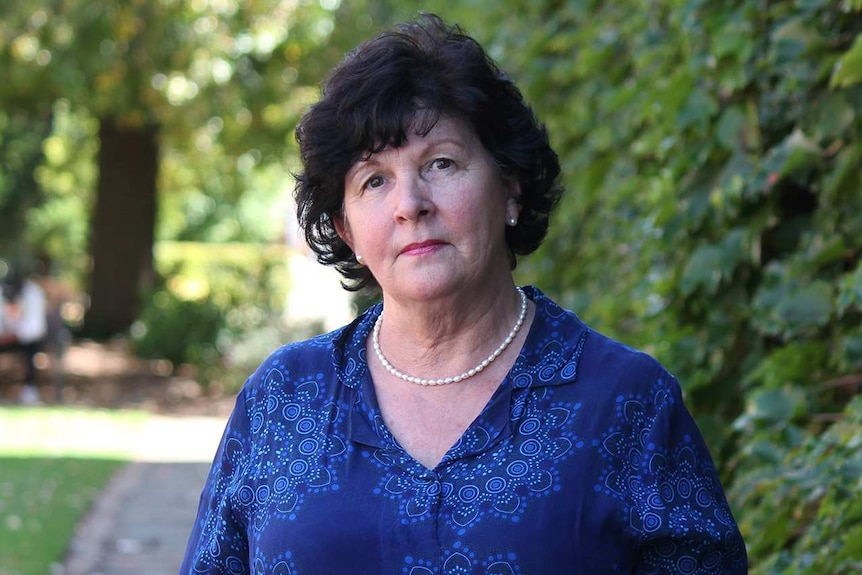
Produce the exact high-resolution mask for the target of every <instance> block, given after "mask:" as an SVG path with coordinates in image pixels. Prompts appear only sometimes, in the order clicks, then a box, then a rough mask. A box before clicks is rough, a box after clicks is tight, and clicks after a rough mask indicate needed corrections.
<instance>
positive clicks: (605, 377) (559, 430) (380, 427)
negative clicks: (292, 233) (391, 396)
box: [180, 287, 747, 575]
mask: <svg viewBox="0 0 862 575" xmlns="http://www.w3.org/2000/svg"><path fill="white" fill-rule="evenodd" d="M525 291H526V292H527V295H528V296H529V297H530V298H531V299H532V300H533V301H534V302H535V303H536V307H537V313H536V318H535V320H534V322H533V325H532V327H531V329H530V333H529V335H528V338H527V341H526V343H525V345H524V348H523V350H522V351H521V354H520V356H519V357H518V359H517V361H516V362H515V365H514V366H513V367H512V370H511V372H510V373H509V375H508V377H507V379H506V380H505V381H504V382H503V384H502V385H501V386H500V387H499V389H498V390H497V392H496V393H495V394H494V396H493V398H492V399H491V400H490V401H489V403H488V405H487V406H486V407H485V409H484V411H483V412H482V414H481V415H480V416H479V417H478V418H477V419H476V421H475V422H473V424H472V425H471V426H470V428H469V429H468V430H467V431H466V432H465V433H464V435H463V437H462V438H461V439H460V440H459V441H458V443H457V444H456V445H454V446H453V447H452V448H451V449H450V450H449V452H448V453H447V454H446V455H445V457H444V458H443V460H442V461H441V462H440V464H439V465H438V466H437V467H436V468H435V469H433V470H429V469H427V468H425V467H423V466H422V465H421V464H419V463H418V462H416V461H415V460H413V459H412V458H411V457H410V456H409V455H408V454H407V453H406V452H405V451H404V450H403V449H402V448H401V447H400V446H399V445H398V443H397V442H396V441H395V439H394V438H393V437H392V435H391V434H390V433H389V431H388V430H387V428H386V425H385V424H384V423H383V419H382V418H381V416H380V410H379V408H378V406H377V402H376V400H375V396H374V391H373V386H372V382H371V379H370V377H369V373H368V368H367V364H366V357H365V341H366V338H367V336H368V333H369V331H370V330H371V328H372V325H373V323H374V320H375V319H376V317H377V315H378V314H379V313H380V306H379V305H378V306H375V307H373V308H372V309H370V310H369V311H368V312H366V313H365V314H364V315H362V316H361V317H359V318H358V319H357V320H356V321H354V322H353V323H352V324H350V325H348V326H346V327H344V328H342V329H340V330H338V331H335V332H333V333H331V334H328V335H324V336H320V337H317V338H315V339H312V340H309V341H305V342H301V343H296V344H291V345H287V346H285V347H283V348H281V349H279V350H278V351H276V352H275V353H274V354H273V355H272V356H270V357H269V359H267V360H266V361H265V362H264V363H263V364H262V365H261V366H260V368H259V369H258V370H257V371H256V372H255V373H254V375H252V377H251V378H250V379H249V380H248V381H247V383H246V385H245V387H244V388H243V390H242V391H241V392H240V394H239V396H238V398H237V403H236V407H235V409H234V412H233V414H232V415H231V418H230V420H229V422H228V425H227V429H226V430H225V434H224V437H223V439H222V442H221V445H220V447H219V449H218V452H217V454H216V457H215V462H214V464H213V467H212V470H211V472H210V476H209V479H208V481H207V484H206V486H205V488H204V490H203V494H202V496H201V505H200V509H199V512H198V516H197V520H196V522H195V526H194V530H193V532H192V534H191V538H190V540H189V546H188V550H187V552H186V557H185V559H184V561H183V565H182V567H181V570H180V572H181V573H182V574H190V573H224V574H237V573H255V574H261V575H262V574H273V575H288V574H292V575H323V574H338V575H350V574H357V575H360V574H361V575H432V574H440V575H468V574H469V575H479V574H483V575H485V574H487V575H491V574H494V575H504V574H505V575H511V574H519V575H556V574H588V575H601V574H611V573H642V574H647V573H656V574H657V573H682V574H694V573H696V574H707V573H715V574H719V573H720V574H723V575H727V574H737V573H746V572H747V569H746V554H745V547H744V544H743V541H742V538H741V536H740V534H739V531H738V529H737V526H736V524H735V522H734V519H733V517H732V515H731V512H730V509H729V508H728V505H727V502H726V501H725V498H724V494H723V492H722V488H721V485H720V484H719V480H718V477H717V476H716V471H715V467H714V465H713V462H712V460H711V458H710V455H709V452H708V451H707V448H706V446H705V445H704V442H703V439H702V438H701V435H700V433H699V432H698V429H697V427H696V426H695V424H694V422H693V420H692V418H691V416H690V415H689V413H688V411H687V410H686V408H685V406H684V405H683V402H682V398H681V396H680V389H679V386H678V384H677V382H676V381H675V380H674V378H673V377H672V376H671V375H669V374H668V372H667V371H665V370H664V369H663V368H662V366H661V365H659V363H657V362H656V361H655V360H654V359H652V358H650V357H649V356H647V355H645V354H643V353H640V352H637V351H634V350H632V349H630V348H627V347H625V346H623V345H621V344H619V343H616V342H614V341H612V340H610V339H608V338H606V337H604V336H602V335H600V334H598V333H597V332H595V331H592V330H591V329H590V328H588V327H587V326H586V325H584V324H583V323H582V322H581V321H580V320H579V319H578V318H577V317H576V316H575V315H574V314H573V313H571V312H568V311H565V310H563V309H561V308H560V307H558V306H557V305H556V304H555V303H553V302H552V301H551V300H550V299H548V298H547V297H546V296H545V295H544V294H543V293H542V292H540V291H539V290H538V289H536V288H532V287H528V288H525Z"/></svg>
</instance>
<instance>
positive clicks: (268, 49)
mask: <svg viewBox="0 0 862 575" xmlns="http://www.w3.org/2000/svg"><path fill="white" fill-rule="evenodd" d="M418 9H422V10H426V11H430V12H436V13H438V14H440V15H441V16H442V17H444V18H445V19H446V20H448V21H450V22H455V23H460V24H461V25H462V26H463V27H464V28H465V29H466V30H467V31H468V32H469V33H471V34H473V35H474V36H476V37H477V38H478V39H479V40H480V41H482V42H483V44H484V45H485V46H486V47H488V49H489V51H490V52H491V54H492V56H493V57H494V58H495V59H497V60H498V62H499V63H500V64H501V67H502V68H504V69H505V70H506V71H507V72H508V73H509V74H510V75H511V76H512V77H513V78H514V79H515V80H516V82H517V83H518V84H519V86H520V87H521V88H522V89H523V91H524V92H525V95H526V98H527V100H528V101H530V102H531V103H532V104H533V106H534V108H535V110H536V112H537V114H538V116H539V117H540V118H541V119H542V120H543V121H544V122H546V123H547V125H548V128H549V130H550V133H551V137H552V141H553V144H554V146H555V148H556V150H557V151H558V153H559V154H560V158H561V161H562V165H563V183H564V185H565V187H566V188H567V190H568V195H567V197H566V198H565V200H564V202H563V204H562V205H561V207H560V208H559V210H558V211H557V213H556V215H555V218H554V220H553V222H552V227H551V232H550V234H549V236H548V239H547V241H546V242H545V244H544V246H543V247H542V248H541V249H540V251H539V252H538V253H536V254H534V255H533V256H531V257H529V258H526V259H524V260H523V261H522V262H520V264H519V267H518V270H517V276H518V280H519V282H521V283H535V284H537V285H539V286H540V287H541V288H543V289H544V290H546V291H547V292H548V293H549V295H551V296H552V297H554V298H556V299H557V300H558V301H560V302H562V303H563V304H564V305H565V306H566V307H569V308H571V309H573V310H575V311H576V312H577V313H578V314H579V315H580V316H581V317H582V318H583V319H584V320H585V321H587V322H588V323H590V324H592V325H593V327H595V328H597V329H599V330H601V331H604V332H605V333H607V334H609V335H611V336H613V337H615V338H617V339H620V340H622V341H624V342H626V343H628V344H631V345H633V346H636V347H640V348H642V349H645V350H646V351H648V352H650V353H652V354H654V355H655V356H657V357H658V358H659V359H660V360H661V361H662V362H663V363H665V364H666V365H667V366H668V367H669V368H670V370H671V371H672V372H673V373H674V374H675V375H676V376H677V377H678V378H679V379H680V382H681V384H682V386H683V388H684V392H685V394H686V401H687V403H688V405H689V407H690V409H691V410H692V412H693V413H694V415H695V416H696V418H697V420H698V423H699V424H700V426H701V428H702V430H703V431H704V434H705V436H706V439H707V442H708V443H709V445H710V447H711V449H712V452H713V456H714V457H715V459H716V462H717V465H718V466H719V468H720V472H721V475H722V478H723V480H724V481H725V485H726V488H727V492H728V497H729V499H730V501H731V506H732V508H733V510H734V513H735V515H736V517H737V519H738V520H739V522H740V525H741V528H742V530H743V535H744V536H745V537H746V541H747V544H748V546H749V553H750V556H751V561H752V567H753V569H752V572H754V573H763V574H765V573H770V574H772V573H776V574H777V573H790V574H797V573H798V574H802V573H812V574H813V573H817V574H824V573H836V574H837V573H848V574H849V573H858V572H860V570H862V479H860V478H862V449H860V447H862V401H860V400H859V398H858V394H859V392H860V391H862V264H860V256H862V35H860V32H862V0H831V1H826V0H788V1H783V2H767V1H764V0H738V1H728V2H706V1H705V0H622V1H619V2H596V1H590V0H568V1H566V0H555V1H552V0H495V1H494V2H488V1H487V0H486V1H477V0H461V1H460V2H458V3H452V2H443V1H438V2H433V1H424V2H416V1H410V2H408V1H406V0H349V1H348V0H123V1H120V0H4V2H2V3H0V275H3V274H5V273H8V272H9V270H15V269H25V268H27V269H32V270H37V271H38V272H39V273H40V274H41V276H42V279H43V281H44V282H45V285H47V286H49V289H48V292H49V299H50V300H51V301H52V304H53V305H54V308H55V309H56V310H57V314H58V317H59V318H60V319H61V320H62V327H63V328H64V329H65V330H67V332H66V333H68V334H69V338H70V341H71V342H72V345H73V346H74V345H78V346H84V345H89V344H90V343H91V342H92V343H93V344H94V345H95V343H99V345H110V346H112V347H111V349H117V348H119V349H121V350H123V352H124V353H127V354H128V356H129V357H131V358H133V360H141V361H147V362H148V363H147V365H148V366H149V369H150V370H151V372H153V373H156V374H157V375H158V374H161V375H163V376H165V377H168V376H171V377H173V376H175V375H178V374H179V375H181V376H182V377H183V378H185V380H187V381H192V382H194V383H195V384H196V385H197V386H198V392H199V393H200V394H203V395H204V396H208V397H230V396H231V395H232V394H234V393H235V392H236V391H237V389H238V388H239V386H240V385H241V384H242V382H243V380H244V378H245V377H246V376H247V375H248V373H249V372H250V370H251V369H253V367H254V366H255V365H256V364H257V363H258V362H259V361H260V360H261V359H262V358H263V357H264V356H265V355H267V354H268V353H269V352H270V351H271V350H272V349H273V348H275V347H276V346H278V345H279V344H281V343H284V342H286V341H290V340H293V339H297V338H303V337H307V336H308V335H311V334H314V333H319V332H320V331H323V330H328V329H332V328H334V327H336V326H337V325H340V324H341V323H343V322H345V321H347V320H348V319H349V318H351V317H352V316H353V314H354V313H355V311H356V310H357V309H362V308H363V307H364V306H365V305H367V303H368V301H367V299H363V298H358V299H353V298H351V297H350V296H349V294H346V292H343V291H342V290H341V289H340V288H339V286H338V278H337V277H335V276H334V275H333V274H332V273H330V272H331V270H325V269H322V268H321V267H320V266H318V265H317V264H316V263H315V262H314V261H313V260H312V258H311V257H310V256H309V255H308V252H307V250H305V249H304V248H303V245H302V240H301V238H300V237H299V236H298V235H297V228H296V223H295V220H294V216H293V203H292V189H293V181H292V176H291V174H292V173H293V172H295V171H296V170H298V169H299V163H298V159H297V153H296V145H295V142H294V138H293V128H294V126H295V124H296V122H297V120H298V118H299V116H300V115H301V114H302V112H303V111H304V110H305V109H306V107H307V106H308V105H309V104H310V103H311V102H313V101H315V99H316V98H317V95H318V93H319V83H320V82H321V80H322V79H323V78H324V77H325V74H326V72H327V70H328V69H329V68H330V67H331V66H332V65H333V64H334V63H336V62H337V61H338V60H339V59H340V57H341V55H342V54H343V53H344V51H345V50H348V49H350V48H351V47H353V46H355V45H356V44H357V43H358V42H359V41H361V40H363V39H366V38H368V37H369V36H371V35H372V34H374V33H375V32H377V31H379V30H380V29H381V28H382V27H385V26H388V25H390V24H391V23H393V22H396V21H399V20H403V19H405V18H410V17H412V16H413V15H415V14H416V11H417V10H418ZM100 342H101V343H100ZM0 367H2V364H0ZM9 369H13V368H9ZM0 373H2V370H0ZM43 375H44V377H49V376H50V374H43ZM172 381H173V380H172ZM148 389H149V388H148ZM75 392H77V393H86V390H81V389H78V390H76V389H75V387H74V386H66V388H65V389H64V388H57V389H56V390H55V392H54V393H53V394H50V393H47V392H45V393H44V394H43V398H44V399H45V402H46V403H49V404H50V403H57V404H60V403H62V402H63V400H64V398H65V399H67V400H74V393H75ZM64 393H67V394H69V395H68V396H64V395H63V394H64ZM4 394H5V397H6V398H7V400H8V398H10V397H12V396H11V395H10V394H9V393H6V392H4ZM0 465H2V462H0ZM2 473H3V472H2V468H0V481H2ZM2 514H3V509H2V490H0V518H2ZM2 539H3V525H2V523H0V540H2ZM0 545H2V544H0ZM0 557H2V554H0ZM13 572H14V573H17V572H18V571H12V570H7V571H4V570H3V566H2V560H0V574H4V575H5V574H7V573H13Z"/></svg>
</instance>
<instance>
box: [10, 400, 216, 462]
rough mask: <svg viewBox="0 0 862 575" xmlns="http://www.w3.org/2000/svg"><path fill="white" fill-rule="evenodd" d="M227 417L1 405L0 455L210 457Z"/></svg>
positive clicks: (201, 459)
mask: <svg viewBox="0 0 862 575" xmlns="http://www.w3.org/2000/svg"><path fill="white" fill-rule="evenodd" d="M225 420H226V418H224V417H204V416H183V417H177V416H162V415H154V414H150V413H148V412H144V411H134V410H116V411H112V410H97V409H92V410H89V409H77V408H75V409H72V408H53V407H52V408H45V407H41V408H39V407H37V408H17V407H4V408H0V456H20V457H44V456H48V457H61V456H62V457H106V458H116V459H123V460H130V461H165V462H168V461H188V462H208V461H211V460H212V457H213V455H214V454H215V450H216V447H217V446H218V441H219V439H220V438H221V433H222V430H223V429H224V425H225Z"/></svg>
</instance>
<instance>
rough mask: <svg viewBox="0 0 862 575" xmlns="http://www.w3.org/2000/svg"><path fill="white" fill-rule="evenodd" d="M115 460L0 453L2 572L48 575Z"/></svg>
mask: <svg viewBox="0 0 862 575" xmlns="http://www.w3.org/2000/svg"><path fill="white" fill-rule="evenodd" d="M122 465H123V462H122V461H120V460H117V459H114V460H110V459H101V460H99V459H68V458H42V457H40V458H19V457H3V458H0V522H2V523H0V575H46V574H49V573H51V572H52V571H53V569H52V564H62V561H63V557H64V556H65V554H66V551H67V549H68V546H69V541H70V539H71V537H72V534H73V532H74V529H75V525H76V524H77V523H78V521H79V520H80V519H81V517H82V516H83V515H84V513H85V512H86V511H87V510H88V509H89V507H90V505H91V504H92V502H93V498H94V497H95V496H96V495H97V494H98V493H99V490H100V489H101V488H102V487H103V486H104V485H105V483H106V482H107V481H108V479H109V478H110V477H111V475H112V474H113V473H114V472H115V471H116V470H117V469H119V468H120V467H121V466H122Z"/></svg>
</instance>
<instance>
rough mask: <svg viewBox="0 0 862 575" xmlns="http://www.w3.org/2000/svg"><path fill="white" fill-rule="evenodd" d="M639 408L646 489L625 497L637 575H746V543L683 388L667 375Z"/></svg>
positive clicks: (641, 459) (642, 473)
mask: <svg viewBox="0 0 862 575" xmlns="http://www.w3.org/2000/svg"><path fill="white" fill-rule="evenodd" d="M642 407H643V409H644V412H645V413H644V414H643V418H642V419H641V421H642V422H643V423H644V424H645V427H643V428H642V430H641V440H640V443H641V450H640V452H641V457H640V462H639V465H640V467H641V469H640V473H638V474H637V475H639V477H640V480H641V482H642V483H641V485H639V486H637V487H635V488H632V489H629V491H628V493H629V497H630V506H629V509H630V514H629V517H630V522H631V525H630V527H631V528H632V530H633V531H634V532H635V533H637V534H638V537H637V539H638V543H639V544H638V555H637V569H636V571H635V572H636V573H639V574H644V575H646V574H653V573H683V574H698V575H706V574H716V575H717V574H721V575H734V574H742V573H747V572H748V568H747V559H746V552H745V544H744V543H743V540H742V536H741V535H740V533H739V529H738V528H737V525H736V522H735V521H734V518H733V515H732V514H731V511H730V508H729V506H728V504H727V500H726V499H725V496H724V492H723V490H722V487H721V484H720V482H719V479H718V474H717V473H716V469H715V465H714V463H713V461H712V458H711V456H710V454H709V451H708V449H707V447H706V444H705V443H704V441H703V438H702V436H701V434H700V431H699V430H698V428H697V425H696V424H695V422H694V420H693V419H692V417H691V415H690V414H689V412H688V410H687V409H686V407H685V405H684V404H683V400H682V394H681V391H680V388H679V384H678V383H677V382H676V380H674V379H673V378H672V377H671V376H667V374H665V377H664V378H662V379H660V380H659V384H658V385H657V386H656V387H654V388H653V393H652V397H651V401H646V402H644V403H643V404H642Z"/></svg>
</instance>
